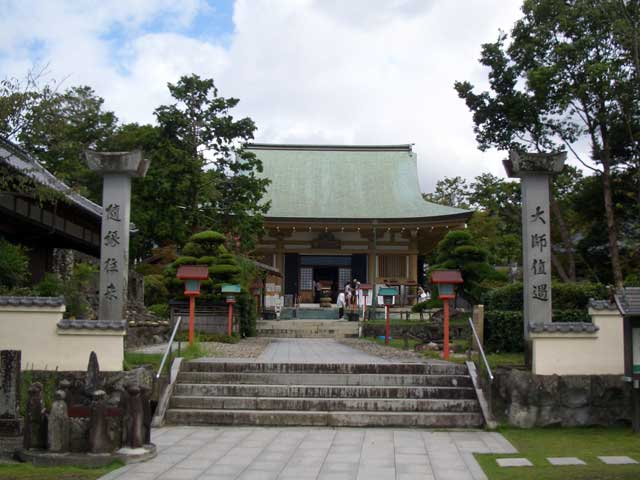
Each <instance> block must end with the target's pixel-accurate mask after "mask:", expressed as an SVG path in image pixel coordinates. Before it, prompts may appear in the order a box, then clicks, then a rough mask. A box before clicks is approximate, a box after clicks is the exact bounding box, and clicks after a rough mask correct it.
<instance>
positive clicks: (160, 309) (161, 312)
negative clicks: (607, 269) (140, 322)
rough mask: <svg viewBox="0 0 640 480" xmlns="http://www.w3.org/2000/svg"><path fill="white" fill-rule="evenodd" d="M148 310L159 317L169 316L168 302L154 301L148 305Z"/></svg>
mask: <svg viewBox="0 0 640 480" xmlns="http://www.w3.org/2000/svg"><path fill="white" fill-rule="evenodd" d="M148 310H149V311H150V312H151V313H153V314H154V315H155V316H157V317H160V318H164V319H166V318H169V316H170V315H171V312H170V309H169V304H168V303H156V304H154V305H151V306H149V307H148Z"/></svg>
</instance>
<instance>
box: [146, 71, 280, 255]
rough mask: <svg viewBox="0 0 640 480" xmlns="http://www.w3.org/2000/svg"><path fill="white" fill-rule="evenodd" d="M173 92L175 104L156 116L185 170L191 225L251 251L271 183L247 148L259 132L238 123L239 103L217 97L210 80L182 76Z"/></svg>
mask: <svg viewBox="0 0 640 480" xmlns="http://www.w3.org/2000/svg"><path fill="white" fill-rule="evenodd" d="M169 91H170V92H171V96H172V97H173V98H174V100H175V103H173V104H171V105H163V106H161V107H159V108H157V109H156V112H155V114H156V118H157V119H158V123H159V126H160V129H161V130H162V135H163V136H164V138H166V139H167V140H168V142H169V143H170V145H171V149H170V155H171V156H172V157H173V159H174V161H175V162H179V163H181V164H182V165H183V167H184V170H185V181H186V182H187V183H188V191H189V198H187V199H186V200H187V202H186V204H185V205H183V206H184V207H185V216H186V218H187V219H188V223H189V224H190V226H191V228H192V230H194V231H195V230H198V229H200V228H202V227H203V226H204V225H206V226H208V227H209V228H215V229H216V230H219V231H221V232H224V233H225V234H226V235H228V236H229V237H230V238H231V239H232V240H233V246H234V247H236V248H238V249H242V250H245V251H246V250H250V249H252V247H253V246H254V244H255V241H256V238H257V235H259V234H260V232H261V228H262V215H263V214H264V213H266V211H267V210H268V208H269V206H268V205H266V204H263V203H261V200H262V196H263V194H264V193H265V191H266V187H267V184H268V180H265V179H260V178H258V177H257V175H256V173H257V172H259V171H262V162H260V160H258V159H257V158H256V156H255V155H254V154H253V153H251V152H249V151H247V150H246V149H245V146H246V144H247V142H248V141H249V140H251V139H253V134H254V132H255V130H256V126H255V124H254V123H253V120H251V119H250V118H248V117H245V118H240V119H238V120H236V119H235V118H234V117H233V116H232V114H231V113H230V111H231V109H233V108H234V107H236V106H237V105H238V102H239V100H238V99H236V98H225V97H222V96H219V94H218V89H217V88H216V86H215V84H214V82H213V80H212V79H202V78H200V77H199V76H198V75H195V74H194V75H190V76H183V77H181V78H180V80H179V81H178V82H177V83H176V84H171V83H170V84H169Z"/></svg>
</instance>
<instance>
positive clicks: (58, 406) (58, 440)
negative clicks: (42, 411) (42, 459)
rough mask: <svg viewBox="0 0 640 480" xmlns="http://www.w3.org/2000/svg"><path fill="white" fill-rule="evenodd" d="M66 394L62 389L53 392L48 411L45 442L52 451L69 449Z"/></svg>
mask: <svg viewBox="0 0 640 480" xmlns="http://www.w3.org/2000/svg"><path fill="white" fill-rule="evenodd" d="M65 398H66V394H65V392H64V391H62V390H58V391H56V393H55V400H54V402H53V405H51V412H49V420H48V428H47V440H48V441H47V444H48V446H49V451H50V452H54V453H61V452H66V451H68V450H69V416H68V414H67V403H66V402H65Z"/></svg>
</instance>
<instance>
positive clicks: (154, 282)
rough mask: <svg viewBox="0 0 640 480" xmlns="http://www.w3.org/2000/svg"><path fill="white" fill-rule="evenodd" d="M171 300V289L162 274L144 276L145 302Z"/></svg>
mask: <svg viewBox="0 0 640 480" xmlns="http://www.w3.org/2000/svg"><path fill="white" fill-rule="evenodd" d="M168 301H169V290H168V289H167V286H166V284H165V278H164V277H163V276H162V275H147V276H146V277H144V303H145V305H156V304H159V303H166V302H168Z"/></svg>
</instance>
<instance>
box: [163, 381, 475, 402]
mask: <svg viewBox="0 0 640 480" xmlns="http://www.w3.org/2000/svg"><path fill="white" fill-rule="evenodd" d="M174 392H175V395H196V396H208V395H210V396H230V397H305V398H308V397H330V398H446V399H472V398H475V390H474V389H473V388H466V387H416V386H410V387H406V386H405V387H388V386H346V385H244V384H214V383H211V384H206V383H178V384H176V386H175V390H174Z"/></svg>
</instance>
